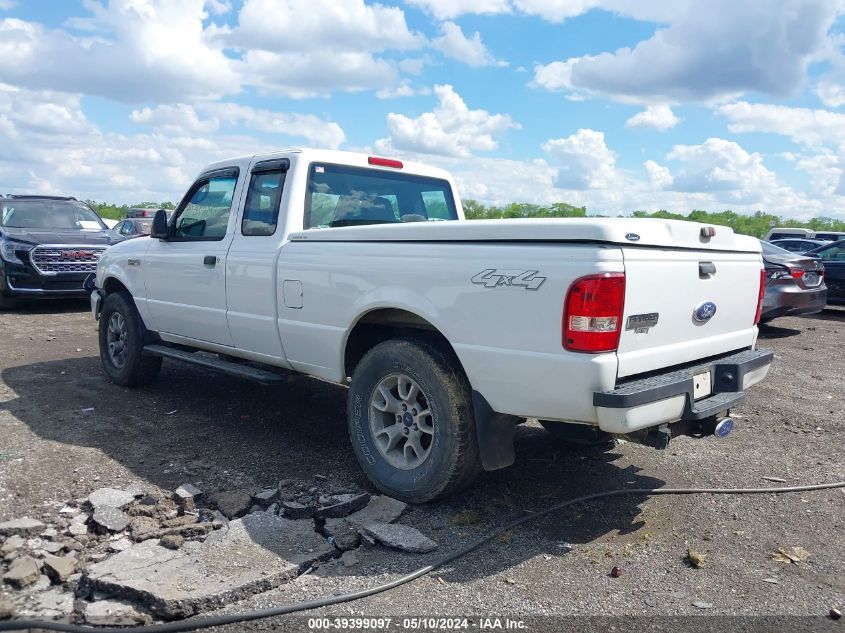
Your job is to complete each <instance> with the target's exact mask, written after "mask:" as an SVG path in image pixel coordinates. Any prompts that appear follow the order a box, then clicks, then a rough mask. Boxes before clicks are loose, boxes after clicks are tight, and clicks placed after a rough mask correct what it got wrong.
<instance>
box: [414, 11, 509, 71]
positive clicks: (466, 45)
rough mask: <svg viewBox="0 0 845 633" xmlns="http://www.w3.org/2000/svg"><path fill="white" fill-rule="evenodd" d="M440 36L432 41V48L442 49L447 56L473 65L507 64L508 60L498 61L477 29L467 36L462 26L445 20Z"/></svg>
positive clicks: (441, 26)
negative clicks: (470, 35)
mask: <svg viewBox="0 0 845 633" xmlns="http://www.w3.org/2000/svg"><path fill="white" fill-rule="evenodd" d="M440 32H441V35H440V37H437V38H435V39H434V40H432V42H431V46H432V48H434V49H435V50H437V51H440V52H441V53H443V55H445V56H446V57H450V58H452V59H456V60H458V61H459V62H462V63H464V64H466V65H467V66H472V67H474V68H477V67H480V66H507V63H506V62H502V61H497V60H496V58H495V57H493V54H492V53H491V52H490V51H489V50H487V47H486V46H485V45H484V42H482V41H481V34H480V33H478V32H477V31H476V32H475V33H474V34H473V36H472V37H467V36H466V35H464V32H463V31H462V30H461V27H460V26H458V25H457V24H455V23H454V22H444V23H443V24H441V25H440Z"/></svg>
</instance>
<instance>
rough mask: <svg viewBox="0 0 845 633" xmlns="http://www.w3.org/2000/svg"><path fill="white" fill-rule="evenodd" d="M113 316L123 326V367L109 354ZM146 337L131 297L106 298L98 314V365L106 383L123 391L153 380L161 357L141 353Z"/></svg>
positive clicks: (113, 296) (159, 366)
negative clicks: (104, 375)
mask: <svg viewBox="0 0 845 633" xmlns="http://www.w3.org/2000/svg"><path fill="white" fill-rule="evenodd" d="M114 315H119V316H120V317H122V319H123V322H124V323H125V338H123V339H122V342H123V345H124V356H123V363H122V364H119V363H118V362H116V361H115V360H114V359H113V358H112V355H111V354H110V353H109V323H110V322H111V320H112V317H113V316H114ZM147 337H148V333H147V329H146V328H145V327H144V323H143V321H141V315H140V314H138V308H136V307H135V302H134V301H133V300H132V297H131V296H129V295H128V294H127V293H125V292H113V293H111V294H110V295H108V296H106V298H105V300H104V301H103V307H102V310H101V312H100V361H101V362H102V364H103V369H104V370H105V372H106V374H107V375H108V377H109V379H110V380H111V381H112V382H113V383H115V384H118V385H120V386H122V387H140V386H141V385H146V384H149V383H150V382H152V381H153V380H155V379H156V377H157V376H158V373H159V371H160V370H161V357H160V356H151V355H149V354H145V353H144V352H143V348H144V343H145V342H146V341H147Z"/></svg>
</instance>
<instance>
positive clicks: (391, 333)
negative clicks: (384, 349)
mask: <svg viewBox="0 0 845 633" xmlns="http://www.w3.org/2000/svg"><path fill="white" fill-rule="evenodd" d="M394 338H424V339H426V340H428V341H430V342H433V343H438V344H440V345H441V346H442V347H443V348H444V349H446V350H448V351H449V352H450V353H451V354H452V355H453V356H454V357H455V359H456V361H457V354H455V350H454V348H453V347H452V345H451V343H449V340H448V339H447V338H446V337H445V336H444V335H443V333H442V332H440V330H438V329H437V328H436V327H434V326H433V325H432V324H431V323H429V322H428V321H426V320H425V319H423V318H422V317H421V316H418V315H416V314H414V313H413V312H408V311H407V310H400V309H398V308H382V309H378V310H373V311H372V312H368V313H366V314H365V315H364V316H362V317H361V318H360V319H359V320H358V322H357V323H356V324H355V327H353V328H352V331H351V332H350V333H349V338H348V339H347V340H346V350H345V352H344V358H343V366H344V371H345V374H346V376H351V375H352V373H353V372H354V371H355V367H357V366H358V363H359V362H360V360H361V359H362V358H363V357H364V354H366V353H367V352H368V351H369V350H370V349H372V348H373V347H375V346H376V345H378V344H379V343H381V342H383V341H387V340H389V339H394ZM457 362H458V364H460V361H457Z"/></svg>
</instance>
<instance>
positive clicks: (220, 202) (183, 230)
mask: <svg viewBox="0 0 845 633" xmlns="http://www.w3.org/2000/svg"><path fill="white" fill-rule="evenodd" d="M238 175H239V170H238V168H237V167H231V168H225V169H215V170H214V171H211V172H207V173H205V174H203V175H202V176H200V178H199V179H198V180H197V181H196V182H195V183H194V184H193V186H192V187H191V188H190V189H189V190H188V193H187V194H186V196H185V198H184V199H183V200H182V202H181V203H180V204H179V208H178V209H176V212H175V214H174V217H173V218H172V220H171V222H170V226H169V232H168V235H169V237H168V239H166V240H159V239H154V240H152V244H151V245H150V248H149V249H148V250H147V255H146V259H145V261H144V269H145V271H146V272H145V274H144V278H145V281H146V289H147V305H148V306H149V310H150V313H151V315H152V317H153V319H154V320H155V328H156V330H158V331H159V332H165V333H169V334H176V335H179V336H186V337H190V338H193V339H198V340H202V341H208V342H211V343H218V344H220V345H229V346H231V345H233V341H232V336H231V334H230V333H229V324H228V322H227V321H226V254H227V252H228V250H229V245H230V244H231V241H232V233H233V231H232V228H231V227H232V226H233V225H234V222H235V215H236V214H235V213H234V212H233V207H234V204H233V203H234V201H236V200H238V199H239V198H240V192H241V189H242V185H241V186H238V184H239V178H238ZM241 180H244V178H241Z"/></svg>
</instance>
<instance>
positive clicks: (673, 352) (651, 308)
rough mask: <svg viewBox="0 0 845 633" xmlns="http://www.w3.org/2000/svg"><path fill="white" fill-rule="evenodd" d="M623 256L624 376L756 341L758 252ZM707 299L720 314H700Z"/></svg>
mask: <svg viewBox="0 0 845 633" xmlns="http://www.w3.org/2000/svg"><path fill="white" fill-rule="evenodd" d="M622 253H623V257H624V259H625V286H626V287H625V311H624V318H623V323H622V328H623V329H622V334H621V337H620V339H619V348H618V362H619V364H618V377H619V378H624V377H627V376H633V375H636V374H642V373H645V372H649V371H653V370H656V369H664V368H666V367H671V366H673V365H679V364H682V363H688V362H692V361H695V360H699V359H702V358H708V357H711V356H716V355H719V354H724V353H727V352H730V351H734V350H738V349H742V348H748V347H751V346H752V345H754V342H755V338H756V332H757V330H756V328H755V326H754V315H755V312H756V309H757V298H758V294H759V289H760V270H761V269H762V266H763V265H762V259H761V257H760V255H759V253H748V252H724V251H705V250H692V249H678V250H673V249H657V248H637V247H628V248H622ZM708 302H710V303H712V304H713V305H714V306H715V313H714V314H713V315H712V317H710V318H709V319H703V320H702V319H700V318H699V319H697V318H696V315H695V313H696V309H697V308H699V307H701V306H702V305H703V304H705V303H708ZM703 312H705V313H706V312H707V310H704V311H703ZM701 316H706V314H699V317H701ZM655 319H656V323H654V321H655Z"/></svg>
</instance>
